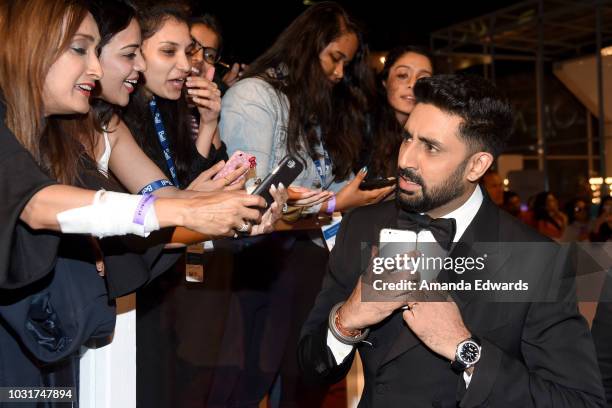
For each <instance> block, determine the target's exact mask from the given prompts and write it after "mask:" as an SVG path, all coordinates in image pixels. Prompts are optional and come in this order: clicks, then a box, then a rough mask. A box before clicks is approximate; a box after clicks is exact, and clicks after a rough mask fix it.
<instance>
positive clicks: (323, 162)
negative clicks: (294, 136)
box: [313, 131, 333, 190]
mask: <svg viewBox="0 0 612 408" xmlns="http://www.w3.org/2000/svg"><path fill="white" fill-rule="evenodd" d="M317 134H318V136H319V146H318V147H319V149H320V150H321V153H322V156H319V158H318V159H316V160H313V161H314V164H315V167H316V168H317V173H319V178H320V179H321V188H322V189H324V190H325V189H327V188H328V187H329V186H330V185H331V182H330V183H326V181H327V176H328V175H331V173H332V163H331V159H330V158H329V154H328V153H327V149H325V144H324V143H323V140H322V137H321V133H320V131H319V132H317ZM332 182H333V180H332Z"/></svg>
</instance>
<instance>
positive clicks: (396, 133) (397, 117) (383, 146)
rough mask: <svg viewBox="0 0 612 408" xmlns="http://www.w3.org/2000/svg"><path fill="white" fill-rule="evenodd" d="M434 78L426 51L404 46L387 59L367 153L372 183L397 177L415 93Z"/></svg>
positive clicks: (393, 50) (388, 55) (366, 146)
mask: <svg viewBox="0 0 612 408" xmlns="http://www.w3.org/2000/svg"><path fill="white" fill-rule="evenodd" d="M432 74H433V68H432V60H431V57H430V55H429V54H428V53H427V51H425V50H424V49H422V48H419V47H415V46H411V45H405V46H400V47H396V48H394V49H392V50H391V51H389V53H388V54H387V56H386V57H385V65H384V67H383V69H382V71H381V72H380V74H379V75H378V78H377V80H378V83H377V89H378V95H377V96H378V100H379V102H378V103H377V104H376V108H375V113H374V116H373V118H372V122H371V123H372V125H371V126H370V129H371V130H370V133H371V137H370V138H368V140H367V142H366V143H365V148H364V150H363V156H364V157H365V159H364V162H365V164H366V165H367V166H368V169H369V171H368V178H369V179H370V178H388V177H396V176H397V152H398V150H399V147H400V145H401V143H402V135H403V133H404V125H405V124H406V121H407V120H408V116H410V113H411V112H412V110H413V109H414V105H415V102H414V94H413V92H412V89H413V88H414V84H415V83H416V81H417V80H419V79H420V78H425V77H429V76H431V75H432Z"/></svg>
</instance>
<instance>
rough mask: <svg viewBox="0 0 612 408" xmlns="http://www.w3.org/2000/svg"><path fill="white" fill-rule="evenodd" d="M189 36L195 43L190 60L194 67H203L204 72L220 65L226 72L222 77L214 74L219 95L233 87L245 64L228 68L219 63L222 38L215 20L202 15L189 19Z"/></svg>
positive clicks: (209, 16)
mask: <svg viewBox="0 0 612 408" xmlns="http://www.w3.org/2000/svg"><path fill="white" fill-rule="evenodd" d="M191 36H192V37H193V39H194V41H195V43H196V44H195V45H196V48H195V50H194V53H193V57H192V59H191V61H192V63H193V65H194V66H197V65H198V64H203V65H204V70H203V71H206V69H208V68H210V67H213V66H216V65H221V66H222V67H223V68H224V69H226V70H228V71H227V72H226V73H225V74H224V75H223V76H221V75H219V72H218V71H216V72H215V78H214V80H215V82H216V83H217V85H219V89H221V95H223V94H224V93H225V91H226V90H227V89H228V88H229V87H230V86H232V85H234V84H235V83H236V82H237V81H238V79H240V76H241V75H242V73H241V70H244V69H246V67H247V66H246V65H245V64H238V63H234V64H232V66H231V67H230V66H229V65H228V64H225V63H223V62H220V61H221V50H222V47H223V38H222V36H221V26H220V24H219V21H218V20H217V18H216V17H215V16H213V15H211V14H204V15H202V16H200V17H193V18H192V19H191Z"/></svg>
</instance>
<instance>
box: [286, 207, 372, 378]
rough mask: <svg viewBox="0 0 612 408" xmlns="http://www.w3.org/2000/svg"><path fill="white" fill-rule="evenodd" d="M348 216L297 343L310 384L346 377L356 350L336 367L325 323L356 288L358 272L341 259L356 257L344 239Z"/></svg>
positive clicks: (348, 215)
mask: <svg viewBox="0 0 612 408" xmlns="http://www.w3.org/2000/svg"><path fill="white" fill-rule="evenodd" d="M351 214H352V213H348V214H347V215H346V216H345V217H344V219H343V220H342V224H341V225H340V230H339V232H338V236H337V237H336V245H335V246H334V249H333V250H332V252H331V254H330V257H329V263H328V268H327V273H326V274H325V277H324V279H323V288H322V289H321V292H319V295H318V296H317V299H316V300H315V305H314V307H313V309H312V311H311V312H310V315H309V316H308V319H307V320H306V323H305V324H304V327H303V328H302V333H301V336H300V343H299V346H298V361H299V364H300V367H301V369H302V372H303V374H304V376H305V377H306V378H307V379H308V380H309V381H311V382H318V383H328V384H331V383H335V382H338V381H340V380H341V379H342V378H344V377H345V376H346V374H347V373H348V371H349V370H350V368H351V365H352V363H353V358H354V356H355V350H353V351H352V353H351V354H350V355H349V356H348V357H347V358H346V359H345V360H344V361H343V362H342V364H340V365H338V364H336V360H335V358H334V356H333V354H332V352H331V350H330V349H329V347H327V330H328V325H327V320H328V316H329V312H330V311H331V309H332V307H333V306H334V305H335V304H336V303H338V302H342V301H345V300H346V299H348V297H349V296H350V294H351V292H352V291H353V289H354V288H355V285H356V284H357V280H358V278H359V275H360V273H359V271H351V270H348V268H345V267H344V265H343V259H348V258H346V257H348V256H355V253H354V250H355V248H352V249H353V252H352V253H351V251H350V249H351V248H350V245H349V243H348V242H347V237H350V232H349V230H350V219H351Z"/></svg>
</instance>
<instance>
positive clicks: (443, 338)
mask: <svg viewBox="0 0 612 408" xmlns="http://www.w3.org/2000/svg"><path fill="white" fill-rule="evenodd" d="M409 306H410V310H406V311H405V312H404V313H403V317H404V321H405V322H406V324H407V325H408V327H410V329H411V330H412V332H413V333H414V334H415V335H416V336H417V337H418V338H419V339H421V341H422V342H423V343H425V345H426V346H427V347H429V348H430V349H431V350H432V351H434V352H435V353H437V354H440V355H441V356H443V357H445V358H446V359H448V360H449V361H452V360H454V359H455V352H456V351H457V345H458V344H459V343H461V342H462V341H463V340H465V339H467V338H469V337H471V333H470V332H469V330H468V329H467V328H466V327H465V325H464V323H463V318H462V317H461V312H460V311H459V308H458V307H457V304H456V303H455V302H453V301H451V300H448V301H446V302H411V303H410V304H409Z"/></svg>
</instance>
